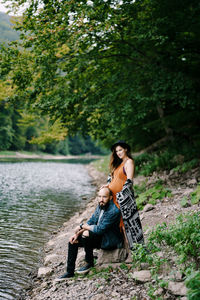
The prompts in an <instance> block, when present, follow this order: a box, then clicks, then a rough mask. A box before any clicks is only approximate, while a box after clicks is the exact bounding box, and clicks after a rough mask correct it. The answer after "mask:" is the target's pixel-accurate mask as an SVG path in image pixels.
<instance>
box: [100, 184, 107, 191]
mask: <svg viewBox="0 0 200 300" xmlns="http://www.w3.org/2000/svg"><path fill="white" fill-rule="evenodd" d="M108 187H109V184H104V185H102V186H101V187H100V189H99V190H101V189H104V188H108Z"/></svg>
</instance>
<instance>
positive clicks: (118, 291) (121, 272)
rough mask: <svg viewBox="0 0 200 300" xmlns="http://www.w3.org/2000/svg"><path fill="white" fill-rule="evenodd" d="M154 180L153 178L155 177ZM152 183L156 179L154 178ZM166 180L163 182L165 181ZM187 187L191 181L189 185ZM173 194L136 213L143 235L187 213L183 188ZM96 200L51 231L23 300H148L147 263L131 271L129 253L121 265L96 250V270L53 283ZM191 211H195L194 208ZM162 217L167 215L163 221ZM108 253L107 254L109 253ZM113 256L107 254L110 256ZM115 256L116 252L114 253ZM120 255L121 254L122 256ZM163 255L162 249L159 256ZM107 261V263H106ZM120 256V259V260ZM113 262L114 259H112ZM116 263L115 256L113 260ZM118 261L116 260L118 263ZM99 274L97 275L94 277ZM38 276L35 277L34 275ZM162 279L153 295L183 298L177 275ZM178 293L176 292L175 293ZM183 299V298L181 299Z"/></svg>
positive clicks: (96, 180) (97, 177)
mask: <svg viewBox="0 0 200 300" xmlns="http://www.w3.org/2000/svg"><path fill="white" fill-rule="evenodd" d="M87 168H88V172H89V173H90V175H91V177H92V178H93V184H95V185H96V186H97V187H99V186H101V185H102V184H104V183H105V182H106V176H105V175H104V174H102V173H100V172H98V171H96V170H95V169H94V168H92V167H91V166H88V167H87ZM155 177H156V175H155ZM153 179H154V178H153V176H152V178H150V185H151V184H152V180H153ZM155 180H156V179H155ZM141 181H142V177H136V178H135V180H134V184H138V183H140V182H141ZM167 181H168V178H167V179H166V182H167ZM190 184H191V182H190ZM174 191H178V194H176V193H174V196H173V197H174V198H173V200H170V201H168V202H162V203H161V202H158V203H157V204H156V205H154V206H149V205H148V204H147V206H146V208H145V210H144V211H143V212H142V213H140V215H142V216H143V218H141V220H142V225H143V229H144V231H145V236H147V235H148V233H149V231H150V228H152V227H153V226H154V225H156V224H158V223H162V222H163V221H165V222H167V223H169V222H171V221H173V220H174V219H175V217H176V216H177V214H179V213H180V212H183V211H184V212H188V211H191V210H192V208H191V207H186V208H183V207H181V206H180V197H181V196H182V195H183V193H184V192H185V189H184V188H181V189H178V188H176V185H174ZM96 204H97V201H96V199H91V200H90V202H88V203H87V204H86V207H85V208H84V209H83V210H82V211H80V212H77V213H76V214H75V215H74V216H73V217H71V218H70V219H69V220H68V221H67V222H65V223H64V224H63V226H62V227H61V228H59V229H58V231H57V233H55V232H54V234H53V235H52V238H51V239H50V240H49V241H48V243H47V244H46V245H45V246H44V260H43V266H41V267H40V268H39V270H38V273H37V274H34V276H32V277H33V285H32V286H31V287H30V288H29V289H27V291H26V297H25V298H24V299H26V300H47V299H48V300H53V299H56V300H72V299H73V300H76V299H77V300H87V299H90V300H91V299H92V300H98V299H101V300H110V299H116V300H118V299H120V300H128V299H137V300H139V299H141V300H143V299H146V300H150V299H151V298H150V297H149V296H148V293H147V291H148V287H147V284H148V283H150V284H151V283H153V281H152V278H151V273H150V270H148V264H145V263H143V266H142V265H141V268H140V269H134V268H133V265H132V259H131V252H130V253H128V254H129V255H128V258H127V260H126V261H125V262H123V263H121V262H115V263H113V262H112V258H113V257H111V258H110V259H109V258H108V255H107V254H106V255H105V256H104V254H105V253H103V251H101V250H100V251H99V252H98V251H97V255H98V259H99V260H100V257H101V258H102V261H101V260H100V261H98V263H99V265H98V267H97V268H96V270H91V271H90V273H89V274H88V276H86V277H81V276H79V277H77V276H75V278H72V279H69V280H64V281H61V282H56V278H58V277H59V276H60V275H61V274H63V273H64V272H65V267H66V256H67V244H68V239H69V237H70V236H71V235H72V234H73V230H74V228H75V227H76V226H77V225H78V224H80V223H81V222H85V221H86V220H87V219H88V218H89V216H90V215H91V214H92V212H93V211H94V209H95V207H96ZM193 209H198V205H196V206H194V207H193ZM165 216H168V217H167V218H166V217H165ZM110 254H111V253H110ZM112 255H113V254H111V256H112ZM117 255H118V256H119V253H118V254H117ZM123 255H124V254H122V256H123ZM160 255H161V256H163V255H164V249H163V250H162V252H161V253H160ZM83 258H84V251H79V254H78V259H77V266H78V265H80V264H81V263H82V262H83ZM106 259H107V261H106ZM123 259H124V257H121V260H122V261H123ZM113 260H114V259H113ZM115 260H116V257H115ZM121 260H120V261H121ZM98 272H99V274H98ZM38 275H39V276H38ZM162 277H163V279H167V280H168V281H169V286H168V287H166V288H158V289H157V290H156V291H155V292H154V294H155V295H154V296H159V297H162V296H163V297H164V298H163V299H169V300H172V299H179V298H180V296H182V297H184V298H185V295H186V292H187V290H186V287H185V285H184V283H183V281H181V280H183V279H182V277H181V274H180V276H178V275H177V276H176V277H175V278H174V281H172V280H171V279H169V278H168V270H167V269H166V270H165V272H164V273H163V274H162ZM179 290H180V291H179ZM184 298H183V299H184Z"/></svg>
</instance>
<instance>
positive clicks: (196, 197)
mask: <svg viewBox="0 0 200 300" xmlns="http://www.w3.org/2000/svg"><path fill="white" fill-rule="evenodd" d="M190 197H191V203H192V204H197V203H199V202H200V184H199V185H198V186H197V188H196V190H195V191H194V192H192V193H191V194H190Z"/></svg>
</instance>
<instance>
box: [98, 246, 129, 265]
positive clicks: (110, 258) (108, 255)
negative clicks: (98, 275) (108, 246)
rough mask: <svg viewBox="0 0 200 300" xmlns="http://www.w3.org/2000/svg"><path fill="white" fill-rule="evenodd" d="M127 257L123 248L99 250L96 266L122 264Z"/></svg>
mask: <svg viewBox="0 0 200 300" xmlns="http://www.w3.org/2000/svg"><path fill="white" fill-rule="evenodd" d="M126 257H127V250H126V249H125V248H121V249H115V250H102V249H101V250H99V254H98V259H97V264H98V265H102V264H109V263H118V262H124V261H125V259H126Z"/></svg>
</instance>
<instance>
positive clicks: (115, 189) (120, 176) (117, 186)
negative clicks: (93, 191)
mask: <svg viewBox="0 0 200 300" xmlns="http://www.w3.org/2000/svg"><path fill="white" fill-rule="evenodd" d="M124 164H125V162H122V163H121V164H120V165H119V167H118V168H117V169H115V171H114V174H113V179H112V181H111V182H110V183H109V186H108V187H109V189H110V190H111V191H112V194H113V202H114V203H115V205H116V206H117V207H118V208H120V207H119V203H118V202H117V195H116V194H117V193H119V192H121V190H122V188H123V185H124V183H125V182H126V180H127V176H126V174H125V172H124ZM119 226H120V229H121V230H123V231H124V223H123V220H122V217H121V220H120V225H119Z"/></svg>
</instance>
